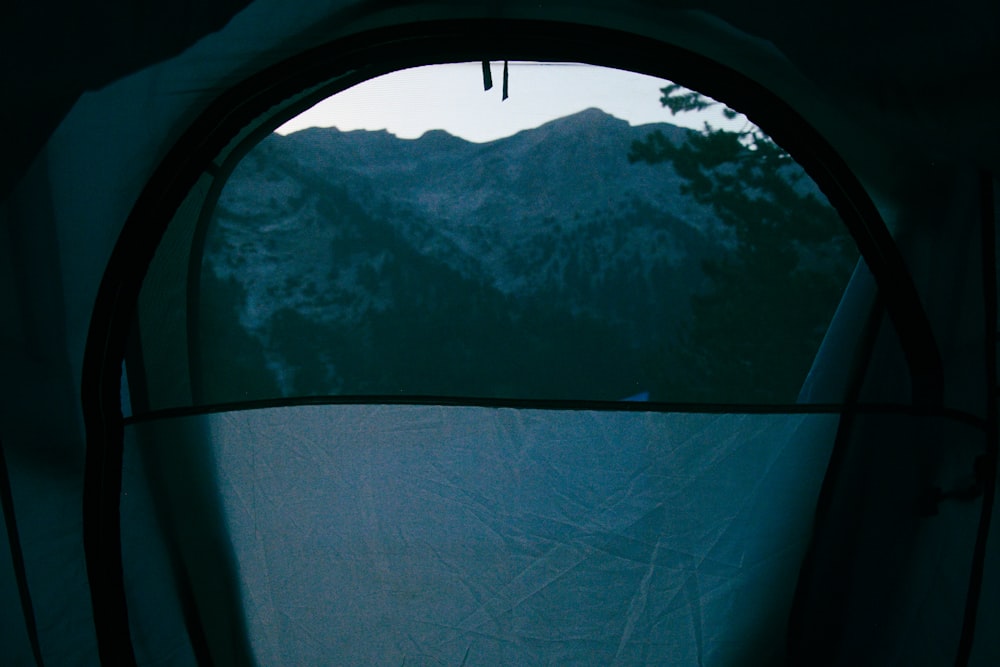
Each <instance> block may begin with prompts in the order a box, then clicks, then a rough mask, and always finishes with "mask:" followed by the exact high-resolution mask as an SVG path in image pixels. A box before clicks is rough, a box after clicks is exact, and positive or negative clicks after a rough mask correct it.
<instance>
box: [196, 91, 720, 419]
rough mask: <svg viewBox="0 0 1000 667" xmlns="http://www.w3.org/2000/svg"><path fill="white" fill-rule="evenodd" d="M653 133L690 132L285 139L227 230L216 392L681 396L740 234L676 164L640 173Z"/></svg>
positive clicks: (216, 328)
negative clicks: (715, 285)
mask: <svg viewBox="0 0 1000 667" xmlns="http://www.w3.org/2000/svg"><path fill="white" fill-rule="evenodd" d="M654 130H655V131H660V132H662V133H663V134H664V135H665V136H666V137H667V138H668V139H669V140H671V141H673V142H681V141H683V140H684V139H685V137H687V136H688V135H689V133H690V131H689V130H684V129H680V128H677V127H675V126H672V125H669V124H665V123H664V124H656V125H648V126H642V127H632V126H630V125H629V124H628V123H627V122H625V121H622V120H619V119H617V118H614V117H612V116H610V115H608V114H606V113H604V112H602V111H599V110H597V109H588V110H585V111H582V112H580V113H577V114H574V115H572V116H569V117H566V118H561V119H558V120H554V121H551V122H549V123H546V124H544V125H542V126H540V127H538V128H534V129H530V130H524V131H522V132H519V133H517V134H515V135H513V136H511V137H507V138H504V139H498V140H496V141H492V142H489V143H483V144H477V143H472V142H468V141H465V140H463V139H460V138H458V137H454V136H451V135H449V134H448V133H447V132H445V131H443V130H432V131H429V132H427V133H425V134H424V135H423V136H421V137H419V138H417V139H399V138H397V137H395V136H393V135H392V134H390V133H388V132H386V131H376V132H370V131H352V132H341V131H338V130H336V129H331V128H326V129H318V128H313V129H308V130H303V131H300V132H297V133H295V134H291V135H288V136H280V135H272V136H270V137H268V138H267V139H265V140H264V141H262V142H261V143H260V144H259V145H258V146H257V147H255V148H254V149H253V150H252V151H251V152H250V153H249V154H247V155H246V156H245V157H244V159H243V160H242V161H241V162H240V164H239V165H238V166H237V168H236V169H235V170H234V171H233V173H232V175H231V176H230V178H229V180H228V182H227V183H226V186H225V188H224V189H223V191H222V194H221V196H220V197H219V200H218V203H217V206H216V209H215V211H214V215H213V217H212V220H211V222H210V224H209V226H208V229H207V231H206V236H205V251H204V256H203V271H202V285H201V304H202V312H203V314H202V317H201V321H202V322H203V326H202V331H201V335H200V338H199V340H200V344H201V345H202V346H203V347H204V348H205V349H204V353H203V354H202V357H204V358H206V359H209V360H210V361H209V362H207V365H206V366H205V378H206V380H205V386H206V389H205V394H206V396H205V400H234V397H236V394H235V393H234V392H236V391H238V392H239V394H238V397H239V398H243V397H246V396H247V395H248V393H249V395H251V397H253V396H252V395H253V394H254V392H255V391H256V392H257V393H259V394H260V395H261V397H262V396H263V395H270V394H276V395H293V394H315V395H326V394H426V395H468V396H485V397H524V398H594V399H617V398H623V397H625V396H631V395H633V394H636V393H639V392H643V391H651V392H652V394H653V396H654V398H663V396H664V393H665V392H666V391H667V389H666V388H665V387H664V386H660V385H663V383H664V372H663V370H662V368H663V366H664V364H668V365H669V358H670V356H671V350H672V349H674V348H676V347H678V346H679V345H680V344H681V343H682V341H683V336H684V332H685V331H686V330H687V329H688V328H689V325H690V319H691V299H692V297H693V295H696V294H699V293H702V292H704V291H705V290H706V289H707V278H706V276H705V274H704V272H703V267H704V266H705V264H706V262H711V261H716V260H718V259H719V258H720V257H723V256H724V255H725V254H726V253H727V252H729V251H731V249H732V248H733V246H734V243H735V240H734V237H733V233H732V230H731V229H730V228H729V227H727V226H726V225H723V224H722V223H721V222H720V221H719V220H718V218H717V217H716V215H715V214H714V212H713V210H712V209H711V207H708V206H705V205H699V204H697V203H696V202H695V201H694V199H693V198H692V197H690V196H688V195H686V194H685V191H684V187H683V186H684V182H683V180H682V179H680V178H679V177H678V175H677V173H676V172H675V171H674V169H673V167H672V166H671V165H670V164H668V163H663V164H657V165H649V164H640V163H636V164H630V163H629V161H628V159H627V156H628V151H629V147H630V146H631V144H632V142H633V141H636V140H639V139H642V138H643V137H645V136H647V135H648V134H649V133H650V132H652V131H654ZM234 321H236V322H238V326H237V325H234ZM235 340H239V341H241V342H240V343H239V344H235V343H234V342H233V341H235ZM251 366H253V367H255V368H256V369H257V370H254V369H253V368H251ZM651 367H657V370H656V371H655V372H654V371H652V370H651ZM261 369H266V371H262V370H261ZM667 375H669V373H668V374H667ZM251 376H253V377H252V380H253V381H252V382H251V381H250V380H249V379H248V378H250V377H251ZM265 376H266V377H265ZM220 378H231V380H225V379H222V380H220ZM232 378H240V380H239V381H237V380H235V379H232ZM235 384H238V385H240V387H239V388H234V387H233V386H231V385H235ZM248 386H253V387H257V389H255V390H253V391H250V390H247V389H246V387H248Z"/></svg>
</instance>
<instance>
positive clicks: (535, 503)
mask: <svg viewBox="0 0 1000 667" xmlns="http://www.w3.org/2000/svg"><path fill="white" fill-rule="evenodd" d="M836 424H837V417H836V415H796V416H793V417H791V418H789V417H788V416H787V415H711V414H658V413H618V412H588V411H560V410H554V411H545V410H530V409H528V410H523V409H511V408H502V409H496V408H474V407H439V406H379V405H375V406H365V405H350V406H302V407H297V408H271V409H266V410H250V411H241V412H235V413H222V414H214V415H208V416H201V417H184V418H174V419H167V420H154V421H148V422H145V421H144V422H142V423H139V424H136V425H135V426H134V427H129V430H130V431H134V434H130V436H129V437H130V438H131V437H134V438H135V442H132V443H130V444H134V445H135V446H136V448H137V449H139V450H141V451H142V452H143V455H144V456H145V455H149V454H151V453H152V452H151V450H156V451H155V453H152V456H154V457H155V459H156V460H157V461H161V462H162V461H163V460H164V459H166V458H169V457H173V456H177V454H176V449H177V447H178V446H179V443H183V444H182V445H180V446H182V447H185V448H192V449H202V450H208V451H209V452H210V453H209V454H208V455H207V456H205V455H202V456H204V457H205V458H208V459H210V464H209V465H210V467H212V468H213V470H214V475H215V478H216V479H217V480H218V481H217V485H218V489H219V495H220V496H221V504H222V507H223V514H224V516H225V521H226V523H227V524H228V526H229V530H230V534H231V535H232V539H233V549H234V551H235V552H236V561H237V562H238V563H239V567H238V570H239V580H240V588H241V591H240V593H241V595H240V597H241V599H242V603H243V605H245V608H246V617H247V624H248V629H249V632H250V636H251V637H253V644H254V646H253V648H254V654H255V655H256V656H257V658H258V660H259V661H260V662H261V663H263V664H271V665H295V664H320V663H329V662H333V663H336V664H396V663H399V664H402V663H403V662H404V661H405V663H406V664H411V663H415V664H435V663H439V662H444V663H447V664H450V663H456V662H457V663H461V662H462V661H463V660H465V662H466V664H468V665H477V664H482V665H493V664H549V663H572V664H663V663H668V664H697V663H698V662H705V663H706V664H742V663H745V662H748V661H749V662H761V663H769V662H772V661H775V660H776V659H777V658H778V656H780V654H781V653H782V650H783V641H784V632H783V628H784V625H785V621H786V618H787V614H788V608H789V607H790V604H791V598H792V593H793V590H794V583H795V578H796V573H797V564H798V562H799V561H800V559H801V557H802V553H803V552H804V550H805V547H806V544H807V542H808V534H809V526H810V522H811V518H812V517H811V515H812V506H813V505H814V503H815V494H816V493H817V491H818V488H819V485H820V484H819V483H820V481H821V479H822V476H823V472H824V470H825V467H826V462H827V460H828V458H829V451H830V447H831V444H832V441H833V436H834V434H835V431H836ZM199 434H200V435H199ZM609 452H610V455H609ZM789 506H792V507H794V510H793V511H789V509H788V508H789ZM125 511H126V513H127V512H128V511H129V509H128V508H126V510H125ZM289 517H295V518H294V520H292V521H289ZM184 548H191V549H202V550H204V548H205V547H204V545H201V544H198V543H196V544H191V545H185V547H184ZM376 629H378V630H377V632H376V631H375V630H376Z"/></svg>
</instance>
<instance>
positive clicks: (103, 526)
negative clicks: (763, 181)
mask: <svg viewBox="0 0 1000 667" xmlns="http://www.w3.org/2000/svg"><path fill="white" fill-rule="evenodd" d="M13 10H14V11H12V12H10V13H9V15H8V16H7V17H6V20H5V21H4V24H3V28H2V34H3V36H4V39H3V40H2V43H3V47H2V48H3V49H4V58H3V62H4V65H5V68H4V83H5V96H4V97H5V103H4V104H3V105H2V106H3V116H2V118H3V119H4V120H5V123H4V126H5V128H6V130H5V136H6V139H5V147H6V150H5V151H4V158H3V160H2V178H0V196H2V197H3V207H2V209H0V215H2V218H3V227H4V233H3V236H2V237H0V253H2V255H0V256H2V261H0V267H2V268H0V270H2V272H3V277H2V285H3V302H2V305H0V307H2V309H3V312H4V320H3V321H4V327H3V335H4V339H5V344H4V345H3V346H2V350H3V351H2V354H3V355H4V356H3V358H4V364H3V367H4V369H5V373H4V378H5V380H6V381H5V382H4V383H3V392H4V396H3V401H0V406H2V407H0V442H2V453H3V457H2V463H3V466H2V470H0V473H2V474H0V486H2V489H0V490H2V498H0V499H2V500H3V510H4V515H3V516H4V525H5V531H4V535H5V538H4V539H5V543H4V545H3V546H4V548H2V549H0V554H2V555H0V582H2V585H0V591H2V593H0V597H2V602H0V603H2V604H3V606H4V610H3V618H4V622H3V624H2V632H3V637H2V639H3V641H2V646H3V649H2V651H3V655H4V662H5V664H15V665H21V664H23V665H42V664H48V665H63V664H67V665H68V664H74V665H76V664H85V665H86V664H98V663H102V664H108V665H118V664H148V665H160V664H164V665H166V664H170V665H173V664H178V665H186V664H202V663H204V664H406V665H413V664H428V665H431V664H456V665H458V664H462V665H474V664H484V665H485V664H683V665H687V664H690V665H695V664H699V665H701V664H708V665H723V664H773V663H779V662H786V663H790V664H879V665H882V664H900V665H903V664H907V665H917V664H928V665H938V664H951V663H954V664H957V665H970V664H971V665H991V664H997V663H998V662H1000V640H998V639H997V635H996V633H994V632H992V631H993V629H994V628H996V627H997V623H998V621H1000V619H998V604H1000V580H998V576H1000V572H998V569H1000V549H998V547H997V539H998V531H997V530H995V529H994V530H991V528H995V526H993V524H995V522H996V519H995V518H994V514H993V500H994V494H995V478H996V469H997V442H998V439H997V436H998V432H997V403H996V399H997V396H996V390H997V374H996V373H997V371H996V352H995V349H996V348H995V344H996V341H997V330H996V327H997V279H996V276H997V272H996V248H997V245H996V233H995V230H996V221H997V204H996V194H997V176H996V174H997V171H998V163H997V155H998V154H1000V133H998V132H997V129H996V125H995V118H994V117H995V110H996V109H997V108H998V102H1000V99H998V98H1000V92H998V87H997V83H998V81H1000V52H998V49H1000V46H998V45H1000V40H998V39H997V37H998V35H997V31H998V26H1000V6H998V5H996V4H995V3H987V2H958V3H952V4H951V5H949V6H947V7H931V6H929V5H918V6H914V5H912V4H906V5H904V4H902V3H883V4H880V5H877V6H872V5H871V4H870V3H848V4H841V5H839V6H835V7H834V6H823V5H812V4H810V3H801V2H780V3H772V4H769V5H767V6H753V5H749V4H747V3H737V2H728V1H726V0H718V1H716V2H703V3H682V2H673V3H653V2H643V1H638V0H637V1H633V2H605V1H604V0H593V1H591V2H576V3H569V2H542V3H538V2H505V1H498V2H491V3H483V4H481V5H469V4H467V3H459V2H451V1H440V2H421V1H415V2H385V1H378V0H359V1H357V2H347V1H343V2H342V1H339V0H338V1H333V2H313V1H310V2H300V3H295V4H288V3H280V2H277V1H276V0H254V1H253V2H229V3H223V2H212V3H202V4H200V5H198V6H195V5H192V4H185V3H181V4H179V5H167V4H164V5H157V6H153V5H151V4H143V5H135V4H134V3H124V2H117V3H105V4H104V5H102V6H101V7H96V6H95V7H91V6H87V5H83V6H81V5H71V4H70V3H60V5H59V6H57V7H51V6H42V5H31V6H27V5H24V4H23V3H22V4H21V5H19V6H16V7H15V8H13ZM463 59H464V60H468V61H472V62H477V61H504V60H508V59H509V60H518V59H523V60H555V61H560V60H568V61H581V62H591V63H594V64H601V65H608V66H613V67H620V68H623V69H634V70H636V71H643V72H647V73H649V72H651V71H653V70H656V71H657V72H662V73H664V74H665V71H669V72H671V76H676V77H677V78H676V79H675V80H677V81H678V82H681V83H683V84H684V85H685V86H688V87H691V88H694V89H697V90H700V91H702V92H705V93H708V94H711V95H713V96H716V97H718V98H719V99H721V100H723V101H725V102H726V103H727V104H732V105H733V106H734V107H735V108H738V109H740V110H741V111H746V112H747V113H748V114H749V115H750V116H751V118H753V120H754V121H755V122H757V123H759V124H760V125H761V127H763V128H765V130H766V131H767V132H769V133H770V134H771V136H773V137H774V138H775V140H776V141H778V143H780V144H782V145H783V146H784V147H785V148H787V150H788V151H789V152H790V153H791V154H792V155H793V156H794V157H795V159H796V160H798V161H799V163H800V164H802V165H803V167H804V168H805V169H806V171H807V172H809V174H810V175H811V176H812V177H813V178H814V179H815V180H816V182H817V183H818V184H819V186H820V187H821V188H822V189H823V191H824V193H825V194H826V195H827V197H828V198H829V199H830V201H831V203H833V204H834V205H835V206H836V208H837V211H838V213H839V214H840V216H841V218H842V219H843V222H844V224H845V226H846V228H847V229H848V230H849V231H850V233H851V235H852V237H853V238H854V240H855V242H856V244H857V247H858V249H859V251H860V253H861V255H862V258H863V261H862V262H861V264H860V266H859V268H858V269H857V270H856V271H855V272H854V274H853V276H852V278H851V280H850V282H849V284H848V286H847V287H846V289H845V291H844V294H843V298H842V300H841V301H840V304H839V307H838V309H837V312H836V315H835V316H834V318H833V321H832V323H831V325H830V327H829V330H828V331H827V332H826V335H825V338H824V339H823V344H822V346H821V347H820V348H819V351H818V353H817V356H816V358H815V361H814V363H813V365H812V367H811V370H810V373H809V376H808V379H807V381H806V384H805V385H804V386H803V388H802V392H801V394H800V399H799V400H798V401H796V402H794V403H793V404H783V405H780V406H761V405H756V404H749V403H747V404H741V403H739V402H736V403H733V402H730V403H726V404H724V405H711V406H709V405H707V404H699V405H695V406H683V405H678V404H673V403H670V404H648V403H642V402H628V403H627V404H626V403H622V404H621V405H622V406H627V407H621V406H614V405H609V404H607V403H600V402H586V401H584V402H582V403H577V402H574V401H559V400H556V401H546V400H542V401H535V402H532V401H484V400H450V401H446V400H433V399H428V398H427V397H424V398H420V397H406V396H404V397H403V398H401V399H399V398H397V399H395V400H388V399H387V398H386V397H382V398H380V399H378V400H376V399H365V398H364V397H355V398H353V399H351V398H350V397H348V398H346V399H344V400H339V401H327V402H324V401H311V402H310V401H299V402H297V403H294V404H293V403H289V402H287V401H286V402H281V401H277V402H271V403H266V402H265V403H257V404H254V405H253V406H235V405H229V404H228V403H226V402H223V401H214V402H213V401H211V400H208V399H205V400H198V399H197V397H196V396H195V395H194V394H192V393H191V392H192V390H191V387H190V386H188V385H185V386H186V387H187V388H186V389H185V386H181V387H180V388H179V389H178V386H177V385H176V384H175V385H170V386H169V387H168V388H169V389H170V391H174V392H179V393H175V394H171V396H177V395H181V396H182V398H181V399H177V400H174V399H173V398H170V399H169V400H165V401H164V402H162V403H156V401H155V400H153V402H152V403H150V404H149V405H146V406H142V405H138V403H136V404H132V401H133V400H138V399H137V398H136V397H137V396H139V395H141V394H142V392H141V391H137V390H136V387H139V386H142V383H143V382H145V380H144V379H143V378H142V377H139V375H140V373H139V369H138V368H137V367H136V365H135V364H132V365H131V366H130V365H129V358H130V355H131V358H133V359H134V358H135V354H136V352H135V345H136V340H137V338H136V336H137V335H139V334H136V331H137V329H136V327H138V328H139V329H140V330H141V331H140V334H141V337H142V341H143V342H142V345H143V346H145V345H146V344H147V343H148V342H149V340H150V337H153V338H155V337H156V336H157V334H162V335H161V337H162V338H163V339H168V338H169V333H170V326H172V325H177V326H185V324H184V322H186V319H187V318H189V317H191V313H190V312H189V311H185V310H183V308H182V309H181V310H180V311H178V310H175V309H172V304H173V303H174V302H173V301H171V299H173V298H175V296H172V295H171V289H174V288H176V289H179V290H180V291H182V292H183V290H184V285H185V283H184V281H185V280H187V279H188V278H187V274H184V272H183V271H182V272H180V273H177V274H171V273H170V269H169V267H170V266H174V265H172V264H170V262H169V261H168V262H166V263H165V264H164V263H162V262H161V263H160V264H157V265H156V266H161V265H162V266H165V267H167V268H166V269H164V270H163V271H162V272H159V273H157V271H159V269H151V268H150V267H153V266H154V260H155V258H156V257H157V255H160V256H168V257H169V256H172V255H171V253H175V252H180V253H184V252H187V253H190V252H191V247H192V242H191V236H190V235H191V234H193V231H192V229H193V228H185V227H184V224H183V222H178V221H183V220H196V219H197V217H198V211H200V210H201V209H202V207H203V205H204V202H205V201H207V200H208V198H210V197H214V196H216V195H213V194H211V192H212V189H213V179H214V178H215V175H214V174H215V172H219V173H221V172H222V171H224V169H223V168H224V165H225V164H226V159H227V158H228V157H229V156H230V155H237V153H238V152H239V151H242V150H244V149H243V148H242V147H243V146H245V145H246V142H247V141H249V140H250V139H253V140H254V141H257V140H259V139H262V138H263V137H264V136H265V135H266V134H267V133H268V132H270V130H271V129H273V127H274V123H275V122H276V120H275V119H276V116H274V113H278V112H280V114H285V115H286V116H287V115H289V114H291V113H293V112H294V111H296V110H298V109H300V108H305V107H306V106H308V105H310V104H312V103H313V102H314V101H316V100H317V99H319V97H321V96H322V95H325V94H326V93H329V92H333V91H337V90H340V89H342V88H344V87H345V86H346V85H347V84H348V83H354V82H356V81H358V80H363V79H366V78H369V77H372V76H375V75H377V74H382V73H386V72H391V71H393V70H397V69H401V68H405V67H411V66H414V65H419V64H428V63H436V62H453V61H455V60H463ZM352 77H353V78H352ZM272 110H274V111H273V112H272ZM234 151H236V152H234ZM185 234H187V236H185ZM182 264H183V262H181V263H178V264H177V265H176V266H181V265H182ZM151 290H152V291H151ZM158 290H159V291H158ZM144 300H145V301H144ZM144 304H152V306H154V307H159V308H161V311H158V312H159V314H158V315H157V317H159V318H160V319H155V318H154V319H153V320H151V321H152V322H153V324H152V325H145V326H144V325H143V317H145V315H143V312H144V311H143V308H144V307H145V305H144ZM163 309H166V310H163ZM147 321H148V320H147ZM137 322H138V324H137ZM158 349H159V348H158ZM174 353H176V354H180V355H181V356H180V357H170V356H169V355H167V356H164V357H163V359H165V360H167V361H165V362H164V363H165V364H167V365H168V366H169V363H167V362H170V361H171V360H173V361H175V362H177V363H176V364H175V365H174V366H171V367H170V368H168V369H167V371H169V370H171V369H173V370H174V371H176V373H175V374H174V375H170V373H169V372H167V371H164V370H163V369H162V368H161V369H159V370H157V369H154V368H152V367H150V368H147V369H145V370H148V371H149V377H150V378H152V377H153V376H154V375H155V373H156V372H162V373H165V374H164V375H162V377H166V378H168V379H169V380H170V381H171V382H173V381H176V382H180V383H181V384H183V383H184V382H188V383H190V382H191V379H190V377H188V379H187V380H184V379H183V378H184V377H186V375H185V374H186V373H189V369H191V368H196V366H194V365H192V363H193V362H191V358H192V355H191V354H190V351H189V350H186V349H185V350H179V351H178V350H172V351H171V352H170V354H174ZM123 361H124V362H125V366H124V374H123V370H122V369H123ZM123 377H124V378H125V379H124V383H123ZM177 378H181V379H177ZM168 384H169V383H168ZM638 389H639V390H641V389H643V388H642V387H639V388H638ZM185 392H186V393H185ZM123 397H126V398H127V399H128V403H129V404H128V405H123ZM151 397H152V398H155V397H154V396H153V394H152V393H151V392H148V391H147V395H146V396H145V397H144V398H143V399H142V400H144V401H150V400H152V398H151ZM123 410H125V412H123ZM143 415H145V416H143ZM126 417H128V419H126Z"/></svg>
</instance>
